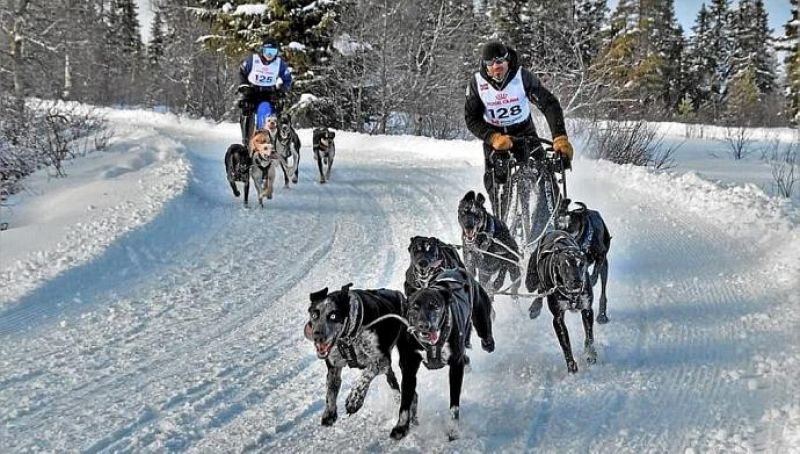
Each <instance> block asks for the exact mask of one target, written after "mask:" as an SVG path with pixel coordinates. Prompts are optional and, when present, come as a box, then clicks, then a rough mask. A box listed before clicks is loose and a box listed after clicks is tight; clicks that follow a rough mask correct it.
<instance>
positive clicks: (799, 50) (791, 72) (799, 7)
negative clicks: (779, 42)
mask: <svg viewBox="0 0 800 454" xmlns="http://www.w3.org/2000/svg"><path fill="white" fill-rule="evenodd" d="M789 1H790V3H791V7H792V17H791V19H789V22H788V23H787V24H786V25H784V29H785V30H786V35H785V38H784V42H783V46H782V49H783V50H785V51H786V59H785V60H784V62H785V63H786V110H787V116H788V118H789V119H790V121H791V122H792V123H793V124H795V125H800V0H789Z"/></svg>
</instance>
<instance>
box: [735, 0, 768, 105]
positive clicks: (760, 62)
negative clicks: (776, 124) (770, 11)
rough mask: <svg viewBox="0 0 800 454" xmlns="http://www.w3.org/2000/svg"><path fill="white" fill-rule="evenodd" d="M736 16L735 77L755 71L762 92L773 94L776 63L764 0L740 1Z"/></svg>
mask: <svg viewBox="0 0 800 454" xmlns="http://www.w3.org/2000/svg"><path fill="white" fill-rule="evenodd" d="M733 17H734V19H733V21H732V23H733V38H734V40H733V51H732V58H731V74H732V77H745V76H739V73H742V72H750V71H755V83H756V86H757V87H758V92H759V95H763V94H768V93H771V92H772V91H773V90H774V89H775V72H776V68H775V66H776V63H775V58H774V51H773V48H772V45H771V44H770V35H771V32H772V31H771V30H770V29H769V25H768V17H767V11H766V9H765V8H764V1H763V0H741V1H740V2H739V7H738V9H737V10H736V12H735V13H734V16H733ZM746 77H749V76H746ZM759 97H761V96H759Z"/></svg>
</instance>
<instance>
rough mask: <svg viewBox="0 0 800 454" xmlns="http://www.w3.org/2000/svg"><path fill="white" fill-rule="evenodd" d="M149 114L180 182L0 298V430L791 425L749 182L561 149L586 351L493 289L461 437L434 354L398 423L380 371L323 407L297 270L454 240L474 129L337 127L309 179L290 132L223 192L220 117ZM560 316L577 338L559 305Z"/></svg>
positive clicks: (793, 413) (458, 446)
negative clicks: (268, 180) (108, 239)
mask: <svg viewBox="0 0 800 454" xmlns="http://www.w3.org/2000/svg"><path fill="white" fill-rule="evenodd" d="M152 122H153V127H155V128H156V129H157V130H158V131H159V133H160V134H163V135H165V136H168V137H171V138H173V139H174V140H176V141H179V142H180V143H182V144H183V147H184V149H185V150H186V151H185V155H184V158H185V159H187V160H188V162H189V164H190V165H191V174H190V176H189V182H188V185H187V186H186V189H185V190H183V191H182V192H179V193H177V194H176V195H175V197H174V198H173V199H172V200H171V201H169V202H168V203H167V204H166V205H165V206H164V208H163V210H162V212H161V214H160V215H158V216H157V217H156V218H155V219H153V220H152V221H151V222H149V223H147V224H146V225H144V226H141V227H139V228H137V229H136V230H133V231H132V232H130V233H128V234H126V235H124V236H122V237H120V238H119V239H117V240H116V241H115V242H114V243H113V244H111V245H110V246H109V247H108V248H107V249H106V250H105V251H104V252H103V253H101V254H100V255H98V256H96V257H95V258H94V259H92V260H91V261H89V262H87V263H84V264H81V265H78V266H76V267H73V268H71V269H69V270H68V271H66V272H64V273H62V274H60V275H58V276H56V277H54V278H52V279H49V280H47V281H45V282H44V283H42V284H41V285H39V286H38V287H36V288H34V289H33V290H31V291H29V292H27V293H26V294H24V295H23V296H21V297H20V298H19V299H18V300H16V301H15V302H14V303H13V304H11V305H9V306H5V307H2V308H0V336H1V337H2V342H0V369H2V371H3V372H2V375H0V402H2V403H3V405H2V406H0V447H1V448H2V449H0V450H2V451H4V452H7V451H9V452H21V451H29V450H45V451H63V450H69V451H85V452H114V451H125V452H128V451H135V452H163V451H165V450H167V451H191V452H219V451H236V452H239V451H263V452H280V451H292V452H297V451H302V452H315V451H316V452H319V451H320V450H334V451H354V450H369V451H378V450H380V451H383V450H389V451H392V450H412V451H417V450H419V451H422V450H424V451H434V452H437V451H445V450H447V451H450V450H458V451H461V452H473V451H512V452H519V451H537V452H540V451H541V452H586V451H591V452H645V451H659V452H663V451H668V452H678V451H680V452H683V451H684V450H685V449H687V448H693V449H695V450H697V451H701V452H703V451H728V452H730V451H736V450H741V451H762V450H763V451H771V452H787V451H791V450H792V449H795V450H796V449H798V448H797V447H798V443H797V442H798V440H800V402H798V400H797V397H796V396H797V395H798V393H800V384H798V378H797V377H798V376H800V350H799V349H798V340H799V339H798V337H800V335H799V334H798V332H800V331H798V329H797V328H798V322H800V320H798V318H799V317H798V315H797V311H796V310H795V309H794V308H793V306H796V305H797V303H798V299H797V298H798V296H797V295H798V293H800V292H799V291H798V290H800V289H799V288H798V285H799V284H798V282H797V278H796V276H797V275H798V274H797V273H798V271H800V268H798V257H800V255H799V254H798V244H800V235H799V234H798V229H797V227H796V223H795V222H794V221H792V220H791V217H790V216H789V215H788V214H786V213H784V212H783V211H782V210H781V208H780V207H775V206H772V205H770V203H769V201H768V200H767V199H766V198H765V197H763V196H762V195H761V194H760V193H758V192H757V191H756V192H753V191H747V190H738V189H722V188H719V187H717V186H714V185H711V184H707V183H705V182H702V181H701V180H699V179H697V178H696V177H692V176H688V177H674V176H657V175H650V174H647V173H646V172H644V171H642V170H641V169H630V168H624V167H618V166H613V165H610V164H607V163H596V162H591V161H578V162H576V164H575V172H573V173H571V174H570V175H569V190H570V195H571V196H572V197H573V199H574V200H581V201H584V202H586V203H587V204H588V205H589V207H590V208H594V209H598V210H600V211H601V213H602V214H603V216H604V217H605V219H606V222H607V223H608V225H609V228H610V230H611V233H612V235H613V237H614V238H613V240H612V246H611V254H610V260H611V270H610V273H609V289H608V298H609V317H610V318H611V323H609V324H608V325H595V336H596V340H597V346H598V356H599V363H598V364H597V365H595V366H591V367H590V366H588V365H587V364H586V363H585V361H582V360H580V359H579V369H580V370H579V373H578V374H577V375H574V376H570V375H568V374H567V373H566V366H565V363H564V359H563V356H562V354H561V352H560V349H559V347H558V343H557V341H556V338H555V335H554V333H553V329H552V325H551V317H550V315H549V312H548V311H547V310H545V311H543V313H542V316H541V317H540V318H539V319H537V320H534V321H531V320H529V319H528V317H527V311H526V304H527V302H524V303H522V304H519V305H515V304H514V303H512V302H510V301H509V300H507V299H504V298H500V299H498V301H497V302H496V306H495V307H496V311H497V318H496V320H495V337H496V341H497V351H496V352H495V353H493V354H486V353H485V352H483V351H481V350H479V349H475V350H473V351H472V352H471V353H470V355H471V358H472V367H471V371H470V372H469V373H468V374H467V376H466V377H465V386H464V392H463V394H462V407H461V415H462V438H461V439H459V440H457V441H454V442H448V441H447V439H446V436H445V433H444V428H445V425H446V423H447V418H448V417H449V413H448V411H447V401H448V398H447V374H446V373H444V372H442V371H425V370H421V372H420V375H419V386H418V392H419V394H420V414H419V417H420V423H421V424H420V426H416V427H412V431H411V433H410V434H409V436H408V437H407V438H406V439H404V440H402V441H400V442H396V441H393V440H390V439H389V438H388V434H389V431H390V430H391V427H392V426H393V425H394V423H395V421H396V417H397V407H398V405H397V403H396V402H395V400H394V398H393V396H392V394H391V393H390V391H389V389H388V386H387V385H386V383H385V381H384V380H383V379H381V378H379V379H376V380H375V382H373V385H372V387H371V389H370V393H369V395H368V397H367V401H366V404H365V405H364V408H363V409H362V410H361V411H360V412H359V413H357V414H356V415H353V416H350V417H347V416H344V411H343V399H344V397H345V396H346V393H347V392H348V390H349V387H350V386H351V385H352V383H353V381H354V379H355V377H356V376H357V375H356V374H357V373H356V372H354V371H346V372H345V373H344V379H343V389H342V393H341V394H340V399H341V401H340V419H339V421H337V423H336V424H335V426H334V427H332V428H321V427H320V425H319V419H320V417H321V413H322V409H323V406H324V398H325V394H324V386H325V384H324V383H325V366H324V363H323V362H322V361H319V360H317V359H316V357H315V356H314V351H313V347H312V346H311V345H310V343H309V342H308V341H306V340H305V339H304V338H303V336H302V326H303V324H304V323H305V321H306V309H307V305H308V294H309V293H310V292H313V291H315V290H318V289H320V288H322V287H325V286H328V287H330V288H331V289H335V288H338V287H339V286H341V285H344V284H346V283H348V282H354V283H355V285H356V286H357V287H391V288H401V284H402V279H403V273H404V271H405V268H406V266H407V263H408V262H407V260H408V259H407V251H406V248H407V246H408V241H409V238H410V237H411V236H414V235H424V236H438V237H440V238H442V239H445V240H447V241H451V242H456V241H458V239H459V234H458V232H459V230H458V225H457V220H456V207H457V202H458V200H459V198H460V197H461V196H462V195H463V194H464V193H465V192H466V191H467V190H471V189H482V188H481V172H482V169H481V166H482V162H481V159H480V151H479V146H478V144H477V143H474V142H438V141H434V140H427V139H416V138H406V137H379V138H368V137H364V136H358V135H350V134H345V133H340V134H339V135H337V152H338V154H337V158H336V159H337V160H336V163H335V165H334V170H333V178H332V181H331V182H330V183H329V184H326V185H319V184H318V183H316V179H317V170H316V166H315V165H314V162H313V160H312V159H311V153H310V149H309V148H308V147H304V148H303V150H302V156H303V158H302V159H303V161H302V165H301V169H300V170H301V172H300V179H301V181H300V184H299V185H298V186H296V187H294V188H292V189H288V190H286V189H283V188H282V187H278V188H276V195H275V198H274V199H273V200H271V201H267V202H266V208H265V209H263V210H262V209H258V208H257V207H253V208H250V209H244V208H242V207H241V199H234V198H233V197H232V195H231V194H230V189H229V188H228V186H227V182H226V181H225V179H224V171H223V164H222V155H223V153H224V150H225V148H226V147H227V145H228V142H230V141H231V140H233V139H235V137H237V136H236V128H235V127H234V126H233V125H227V126H223V127H217V128H208V127H206V128H203V127H202V125H197V124H194V123H192V122H186V123H185V124H168V123H167V122H163V121H159V120H157V119H156V116H154V119H153V120H152ZM304 133H305V134H302V135H301V137H302V138H303V140H304V144H306V145H307V144H308V142H309V134H308V131H304ZM278 180H279V181H282V179H281V178H279V179H278ZM251 196H252V194H251ZM252 203H253V202H252V201H251V204H252ZM568 326H569V329H570V334H571V336H570V337H571V340H572V344H573V351H574V352H575V354H576V358H582V355H581V354H580V353H581V351H582V350H581V345H582V340H583V331H582V329H581V327H580V317H579V316H578V315H575V314H570V315H568ZM395 367H396V366H395Z"/></svg>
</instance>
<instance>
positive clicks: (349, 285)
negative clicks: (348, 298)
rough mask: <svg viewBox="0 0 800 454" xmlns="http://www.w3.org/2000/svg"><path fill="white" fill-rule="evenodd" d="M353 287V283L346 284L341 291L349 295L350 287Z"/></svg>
mask: <svg viewBox="0 0 800 454" xmlns="http://www.w3.org/2000/svg"><path fill="white" fill-rule="evenodd" d="M352 286H353V283H352V282H349V283H347V284H344V285H343V286H342V290H341V291H342V293H344V294H345V295H347V292H349V291H350V287H352Z"/></svg>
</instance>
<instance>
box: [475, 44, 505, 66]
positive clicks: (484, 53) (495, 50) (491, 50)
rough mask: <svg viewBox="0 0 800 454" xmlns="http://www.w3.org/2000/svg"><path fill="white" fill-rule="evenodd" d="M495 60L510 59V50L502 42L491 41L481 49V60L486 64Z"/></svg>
mask: <svg viewBox="0 0 800 454" xmlns="http://www.w3.org/2000/svg"><path fill="white" fill-rule="evenodd" d="M495 59H508V48H507V47H506V46H505V45H503V43H501V42H500V41H489V42H488V43H486V44H484V45H483V48H482V49H481V60H483V62H484V63H486V62H491V61H493V60H495Z"/></svg>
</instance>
